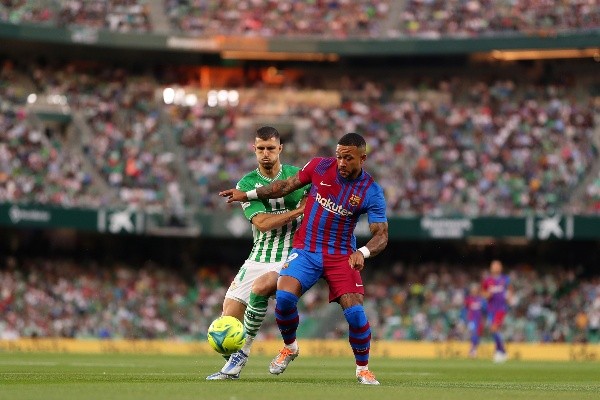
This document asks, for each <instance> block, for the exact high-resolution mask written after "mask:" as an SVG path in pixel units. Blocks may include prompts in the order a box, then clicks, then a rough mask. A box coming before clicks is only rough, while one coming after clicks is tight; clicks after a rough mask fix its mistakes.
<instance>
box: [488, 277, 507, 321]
mask: <svg viewBox="0 0 600 400" xmlns="http://www.w3.org/2000/svg"><path fill="white" fill-rule="evenodd" d="M509 284H510V278H509V277H508V276H507V275H500V276H497V277H494V276H489V277H487V278H485V279H484V281H483V283H482V285H481V286H482V289H483V290H484V291H485V292H486V293H488V299H487V302H488V311H489V312H490V314H493V313H495V312H499V311H503V312H506V309H507V304H506V293H507V292H508V285H509Z"/></svg>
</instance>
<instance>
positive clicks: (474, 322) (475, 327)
mask: <svg viewBox="0 0 600 400" xmlns="http://www.w3.org/2000/svg"><path fill="white" fill-rule="evenodd" d="M485 308H486V301H485V298H484V297H483V296H482V295H481V294H480V286H479V285H478V284H477V283H473V284H471V286H470V288H469V294H468V295H467V297H466V299H465V314H466V315H465V319H466V321H467V327H468V329H469V333H470V334H471V350H470V351H469V357H471V358H475V357H477V348H478V347H479V342H480V338H481V334H482V333H483V327H484V314H485Z"/></svg>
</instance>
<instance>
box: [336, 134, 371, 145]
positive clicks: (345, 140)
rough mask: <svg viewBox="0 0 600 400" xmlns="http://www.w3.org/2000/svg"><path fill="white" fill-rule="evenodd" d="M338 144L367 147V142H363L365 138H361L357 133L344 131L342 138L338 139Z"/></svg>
mask: <svg viewBox="0 0 600 400" xmlns="http://www.w3.org/2000/svg"><path fill="white" fill-rule="evenodd" d="M338 144H339V145H340V146H356V147H359V148H360V147H362V148H366V147H367V142H365V138H363V137H362V136H361V135H359V134H358V133H354V132H351V133H346V134H345V135H344V136H342V138H341V139H340V140H339V141H338Z"/></svg>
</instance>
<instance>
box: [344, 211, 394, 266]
mask: <svg viewBox="0 0 600 400" xmlns="http://www.w3.org/2000/svg"><path fill="white" fill-rule="evenodd" d="M369 229H370V230H371V235H373V237H372V238H371V240H369V241H368V242H367V244H366V245H365V246H363V247H361V248H360V249H358V250H356V251H355V252H354V253H352V254H351V255H350V258H349V259H348V262H349V263H350V266H351V267H352V268H354V269H356V270H358V271H361V270H362V269H363V268H364V267H365V258H369V257H374V256H376V255H377V254H379V253H381V252H382V251H383V249H385V246H387V242H388V224H387V222H375V223H372V224H369Z"/></svg>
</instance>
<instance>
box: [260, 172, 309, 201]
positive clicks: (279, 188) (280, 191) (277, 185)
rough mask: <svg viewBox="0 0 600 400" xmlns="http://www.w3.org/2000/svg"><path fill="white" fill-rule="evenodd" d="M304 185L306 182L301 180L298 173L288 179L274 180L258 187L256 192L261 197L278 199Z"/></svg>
mask: <svg viewBox="0 0 600 400" xmlns="http://www.w3.org/2000/svg"><path fill="white" fill-rule="evenodd" d="M302 186H304V184H303V183H302V182H300V178H299V177H298V174H296V175H294V176H290V177H289V178H287V179H283V180H278V181H273V182H271V184H269V185H267V186H261V187H259V188H258V189H256V194H257V195H258V198H259V199H276V198H279V197H283V196H285V195H288V194H290V193H292V192H293V191H294V190H296V189H298V188H301V187H302Z"/></svg>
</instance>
